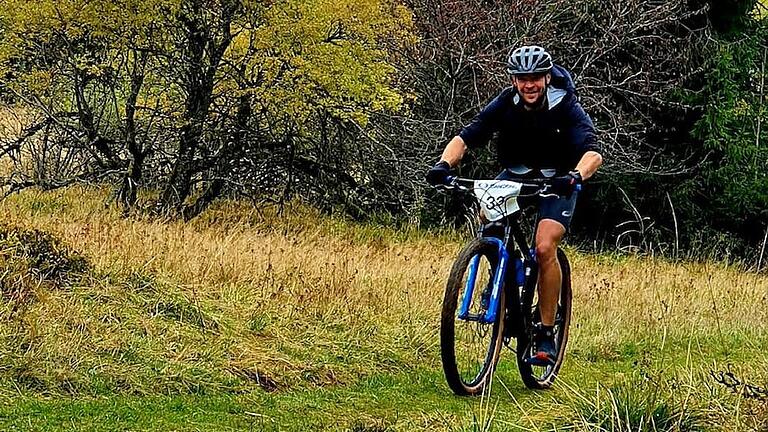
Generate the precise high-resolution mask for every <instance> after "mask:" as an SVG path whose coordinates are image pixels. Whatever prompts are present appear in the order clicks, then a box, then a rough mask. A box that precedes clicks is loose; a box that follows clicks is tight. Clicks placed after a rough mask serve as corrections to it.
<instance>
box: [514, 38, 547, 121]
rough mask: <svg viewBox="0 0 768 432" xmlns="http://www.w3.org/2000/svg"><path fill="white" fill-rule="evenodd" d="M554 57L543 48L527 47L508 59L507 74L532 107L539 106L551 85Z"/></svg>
mask: <svg viewBox="0 0 768 432" xmlns="http://www.w3.org/2000/svg"><path fill="white" fill-rule="evenodd" d="M551 70H552V56H551V55H549V53H548V52H547V51H546V50H545V49H544V48H542V47H540V46H536V45H526V46H522V47H520V48H517V49H515V50H513V51H512V52H511V53H510V54H509V58H508V59H507V72H508V73H509V74H510V75H512V78H513V82H514V84H515V88H516V89H517V92H518V94H519V95H520V97H521V98H522V100H523V103H525V104H526V105H528V106H530V107H535V106H539V105H541V104H542V102H543V101H544V95H545V94H546V91H547V85H549V80H550V78H551V77H550V71H551Z"/></svg>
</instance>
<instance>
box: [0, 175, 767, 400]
mask: <svg viewBox="0 0 768 432" xmlns="http://www.w3.org/2000/svg"><path fill="white" fill-rule="evenodd" d="M105 197H106V193H104V192H103V191H100V190H98V189H87V188H71V189H68V190H65V191H59V192H53V193H40V192H35V191H27V192H25V193H24V194H22V195H19V196H16V197H14V198H12V199H10V200H7V201H5V202H3V203H2V204H0V217H2V219H3V221H4V222H5V223H6V224H11V225H17V226H23V227H34V228H38V229H42V230H45V231H49V232H52V233H55V234H56V235H57V236H59V237H60V238H61V239H62V240H64V241H65V242H66V243H67V244H70V245H72V246H73V247H74V248H75V249H77V250H80V251H82V252H83V253H84V254H85V255H86V256H87V257H88V258H89V260H90V262H91V263H92V264H93V265H94V267H95V269H96V270H97V271H98V272H99V273H100V274H101V275H104V276H102V277H100V279H99V278H97V279H98V280H99V282H98V284H96V285H94V286H89V287H80V288H76V289H75V291H74V292H75V294H76V295H73V294H72V293H71V292H66V291H61V292H42V293H39V297H40V301H39V303H38V304H37V305H36V306H35V307H34V308H32V309H30V311H29V312H28V313H27V315H26V316H25V318H24V325H23V326H20V327H18V329H16V330H15V331H13V330H11V328H10V327H6V329H5V333H6V334H7V335H11V334H15V335H16V338H17V339H18V340H21V341H22V342H23V343H26V344H30V342H29V341H32V343H31V344H30V345H29V346H31V347H32V348H30V351H29V354H28V356H27V357H23V358H21V360H19V361H18V362H19V364H22V365H26V367H30V368H34V367H38V368H42V369H43V370H45V371H46V372H45V373H46V374H47V375H46V376H58V377H59V378H57V379H58V380H59V382H62V383H70V384H68V385H72V386H76V384H77V383H78V382H79V383H81V384H82V385H85V384H83V383H87V382H92V381H93V380H94V379H96V378H98V379H105V380H107V381H108V382H107V383H106V384H105V386H106V387H108V388H112V387H114V386H118V387H120V386H122V388H124V389H127V391H134V392H151V391H152V388H153V387H158V386H159V387H161V388H165V389H166V391H179V390H182V391H195V389H196V388H197V387H205V388H230V387H232V386H234V387H238V386H243V385H247V384H243V382H246V383H247V382H256V383H257V384H259V385H262V386H266V387H270V386H271V385H273V384H274V385H277V386H286V385H306V384H307V383H310V385H311V384H316V385H324V384H334V383H338V382H347V381H350V380H353V379H355V377H359V376H361V375H366V374H369V373H374V372H377V371H378V372H381V371H386V370H396V369H399V368H402V367H410V366H412V365H421V366H427V367H433V368H438V367H439V366H438V365H439V363H438V361H439V359H438V355H437V342H438V341H437V325H438V317H439V308H440V302H441V299H442V291H443V286H444V281H445V277H446V275H447V273H448V270H449V268H450V265H451V263H452V260H453V257H454V256H455V255H456V253H457V251H458V249H459V248H460V247H461V243H462V241H461V240H460V239H459V238H457V237H454V236H451V235H442V236H435V235H429V234H425V233H418V232H411V233H406V234H402V233H396V232H393V231H390V230H386V229H378V228H373V227H364V226H355V225H352V224H348V223H345V222H343V221H340V220H337V219H332V218H330V219H329V218H322V217H320V216H319V215H318V214H316V213H314V212H312V211H310V210H307V209H306V208H301V207H297V208H296V209H294V210H293V211H294V213H291V212H287V213H285V214H284V215H283V216H281V217H278V216H276V215H275V214H274V209H273V210H269V209H267V210H265V209H262V210H260V211H257V210H253V209H250V208H248V207H245V206H241V205H238V204H236V203H224V204H221V205H219V206H218V207H216V208H215V209H213V210H211V212H209V213H208V214H207V215H206V216H205V217H204V218H202V219H200V220H197V221H195V222H193V223H190V224H184V223H181V222H175V221H171V222H162V221H154V220H144V219H140V218H128V219H125V218H121V217H120V216H119V214H118V212H117V211H116V210H114V209H105V208H104V206H103V200H104V198H105ZM570 255H571V256H572V267H573V268H574V276H573V281H574V286H575V312H574V313H575V317H574V318H575V320H574V327H573V339H572V342H571V347H572V348H571V350H572V351H574V352H575V353H576V354H577V356H579V355H581V356H582V357H583V358H589V357H590V356H592V357H597V358H604V359H611V358H614V357H618V356H619V355H620V352H619V351H620V350H621V345H622V344H623V343H625V342H626V341H640V342H642V341H650V342H649V343H651V344H656V345H660V344H662V343H667V342H666V341H667V340H669V341H670V342H669V343H672V342H675V341H677V342H675V343H685V341H687V342H689V343H690V344H691V345H692V346H693V348H692V349H693V350H694V351H695V350H697V349H698V350H699V351H701V353H702V358H707V359H711V357H707V356H706V352H708V351H711V350H717V349H719V348H720V347H721V346H722V348H723V349H730V348H729V347H732V346H733V341H734V339H733V337H737V339H736V340H737V341H739V340H741V339H738V338H744V337H746V340H747V341H752V342H748V343H753V344H760V343H762V341H765V330H766V326H767V325H768V324H766V322H768V320H767V319H766V318H768V317H767V316H766V314H768V312H766V299H765V296H766V293H767V292H768V279H766V278H765V276H760V275H755V274H748V273H744V272H742V271H740V270H739V269H737V268H733V267H725V266H722V265H718V264H708V263H704V264H692V263H686V264H678V263H668V262H664V261H662V260H658V259H645V258H610V257H595V256H588V255H582V254H578V253H575V252H573V251H571V252H570ZM125 281H128V282H125ZM734 335H735V336H734ZM750 335H754V336H755V337H754V338H750V337H748V336H750ZM681 341H682V342H681ZM579 352H581V353H580V354H579ZM707 361H709V360H707ZM93 377H96V378H93ZM99 377H101V378H99ZM104 377H111V378H104ZM38 379H43V378H41V377H38ZM89 380H90V381H89ZM228 380H229V381H231V380H234V383H230V382H229V381H228ZM237 380H241V381H237ZM116 382H117V384H116ZM265 382H266V384H265ZM270 383H271V384H270ZM110 386H111V387H110ZM86 388H89V387H87V386H86ZM73 391H77V388H76V389H75V390H73ZM90 391H93V390H90Z"/></svg>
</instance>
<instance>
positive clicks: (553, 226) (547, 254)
mask: <svg viewBox="0 0 768 432" xmlns="http://www.w3.org/2000/svg"><path fill="white" fill-rule="evenodd" d="M563 234H565V228H564V227H563V225H562V224H560V223H559V222H556V221H553V220H548V219H544V220H542V221H541V222H540V224H539V228H538V231H537V233H536V258H538V260H539V263H546V262H552V261H554V260H555V259H556V257H557V246H558V245H559V244H560V240H561V239H562V238H563Z"/></svg>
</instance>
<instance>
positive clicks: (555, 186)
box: [552, 171, 583, 199]
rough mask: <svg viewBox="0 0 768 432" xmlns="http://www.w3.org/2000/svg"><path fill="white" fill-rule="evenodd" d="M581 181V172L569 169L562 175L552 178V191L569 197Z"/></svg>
mask: <svg viewBox="0 0 768 432" xmlns="http://www.w3.org/2000/svg"><path fill="white" fill-rule="evenodd" d="M582 182H583V180H582V179H581V174H580V173H579V172H578V171H571V172H569V173H568V174H566V175H564V176H560V177H555V178H554V179H552V192H554V193H556V194H558V195H562V196H564V197H565V198H566V199H569V198H571V195H572V194H573V191H575V190H578V189H579V185H581V183H582Z"/></svg>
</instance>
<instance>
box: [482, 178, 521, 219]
mask: <svg viewBox="0 0 768 432" xmlns="http://www.w3.org/2000/svg"><path fill="white" fill-rule="evenodd" d="M521 187H522V185H521V184H520V183H517V182H513V181H509V180H476V181H475V188H474V194H475V196H476V197H477V200H478V201H479V202H480V211H482V212H483V215H485V217H486V219H488V220H489V221H491V222H494V221H497V220H499V219H502V218H503V217H505V216H509V215H511V214H512V213H514V212H516V211H518V210H520V206H519V205H518V204H517V197H518V196H519V195H520V188H521Z"/></svg>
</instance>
